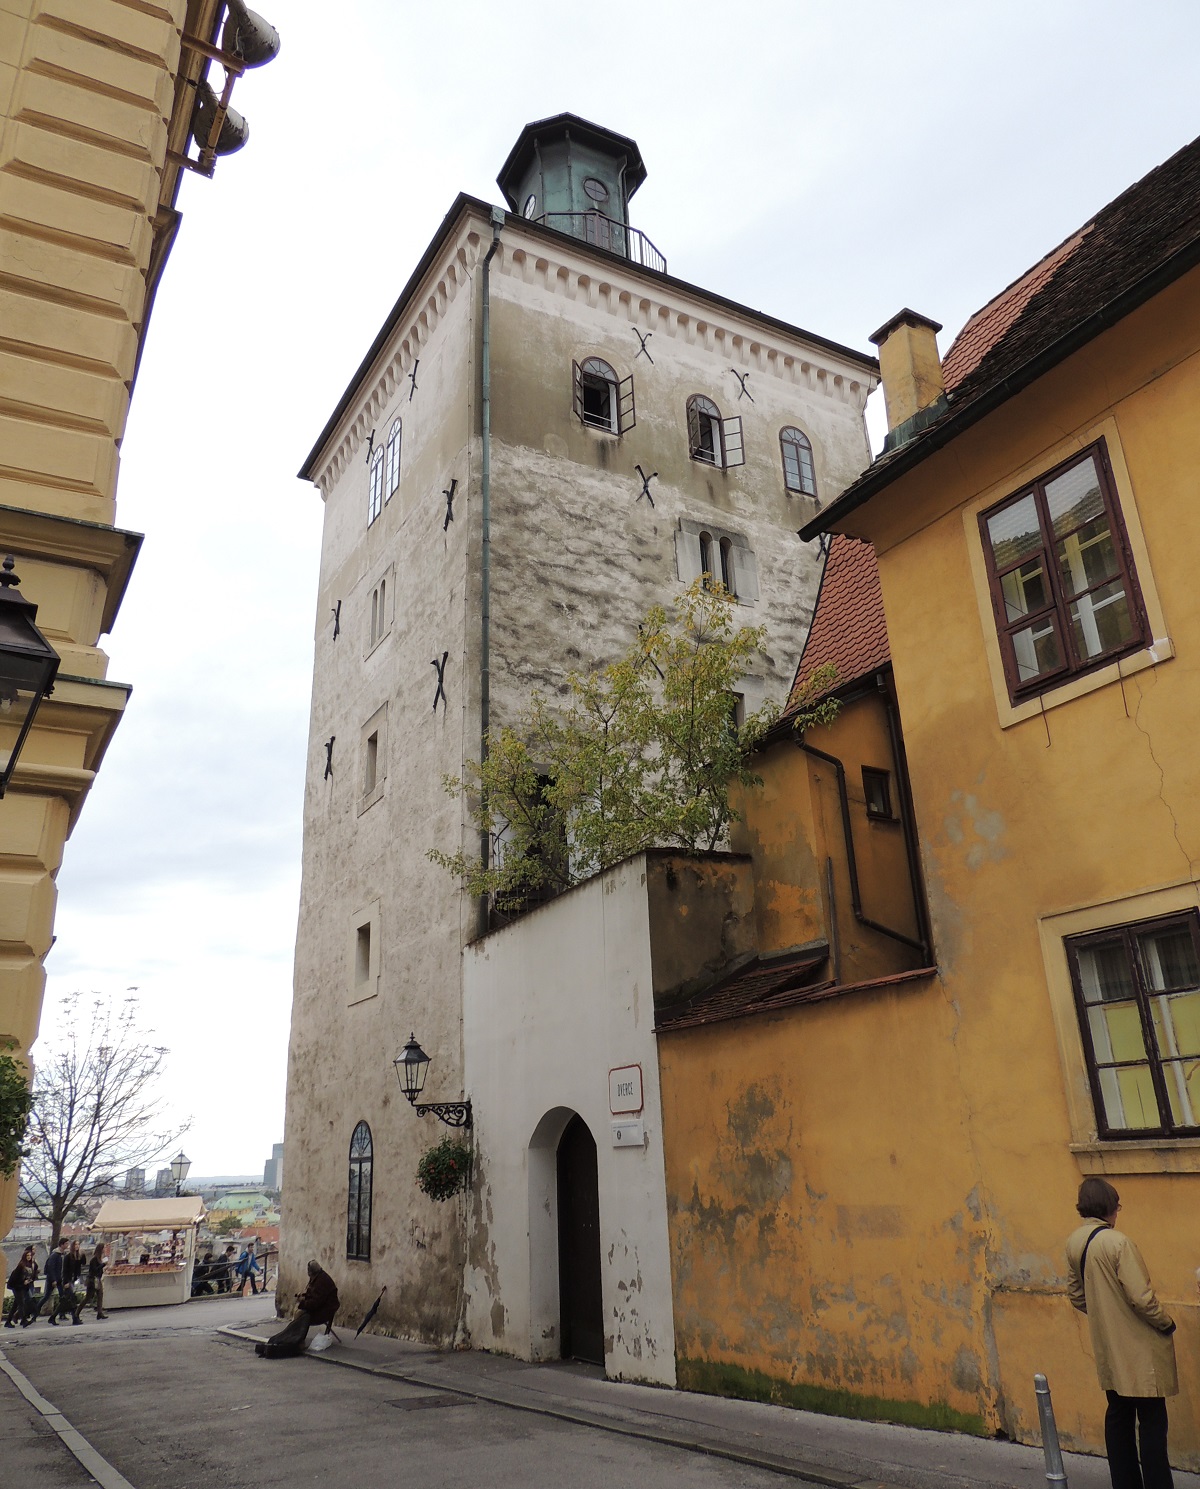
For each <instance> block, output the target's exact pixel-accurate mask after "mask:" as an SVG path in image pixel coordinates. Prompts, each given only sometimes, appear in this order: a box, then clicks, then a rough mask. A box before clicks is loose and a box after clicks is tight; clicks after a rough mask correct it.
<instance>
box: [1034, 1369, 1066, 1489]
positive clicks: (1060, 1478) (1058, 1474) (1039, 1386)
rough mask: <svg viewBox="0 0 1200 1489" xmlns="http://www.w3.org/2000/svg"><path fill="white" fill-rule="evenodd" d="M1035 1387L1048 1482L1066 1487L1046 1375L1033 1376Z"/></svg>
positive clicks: (1064, 1471)
mask: <svg viewBox="0 0 1200 1489" xmlns="http://www.w3.org/2000/svg"><path fill="white" fill-rule="evenodd" d="M1033 1389H1034V1391H1035V1392H1036V1394H1037V1405H1038V1419H1039V1421H1040V1422H1041V1424H1042V1455H1043V1457H1044V1458H1045V1460H1046V1483H1047V1484H1052V1485H1059V1484H1061V1485H1062V1486H1063V1489H1066V1483H1067V1471H1066V1468H1065V1467H1064V1465H1063V1456H1062V1449H1061V1448H1060V1447H1059V1445H1058V1427H1057V1425H1056V1424H1055V1421H1054V1403H1053V1402H1052V1401H1051V1400H1050V1386H1049V1383H1048V1382H1047V1380H1046V1377H1045V1376H1044V1375H1035V1376H1034V1377H1033Z"/></svg>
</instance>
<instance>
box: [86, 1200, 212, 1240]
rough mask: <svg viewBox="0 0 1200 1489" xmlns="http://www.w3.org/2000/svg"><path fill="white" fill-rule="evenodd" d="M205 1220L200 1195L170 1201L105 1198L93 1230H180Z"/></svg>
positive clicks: (93, 1223)
mask: <svg viewBox="0 0 1200 1489" xmlns="http://www.w3.org/2000/svg"><path fill="white" fill-rule="evenodd" d="M203 1217H204V1201H203V1200H202V1199H201V1198H200V1196H199V1195H198V1194H182V1195H180V1196H179V1197H178V1198H176V1196H174V1195H172V1196H171V1197H170V1198H169V1199H106V1200H105V1201H104V1203H103V1204H102V1205H101V1206H100V1209H99V1212H98V1213H97V1215H96V1218H95V1220H93V1221H92V1225H91V1229H92V1230H106V1231H138V1230H140V1231H155V1230H178V1229H180V1227H182V1226H185V1225H197V1224H199V1222H200V1221H201V1220H202V1219H203Z"/></svg>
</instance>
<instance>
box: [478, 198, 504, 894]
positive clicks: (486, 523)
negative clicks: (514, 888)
mask: <svg viewBox="0 0 1200 1489" xmlns="http://www.w3.org/2000/svg"><path fill="white" fill-rule="evenodd" d="M503 226H504V210H503V208H501V207H493V208H492V246H491V247H490V248H489V249H488V251H487V253H486V255H485V256H484V260H483V275H482V291H483V358H482V380H483V389H482V393H481V396H480V400H479V407H480V422H481V425H482V438H483V450H482V454H481V459H480V468H479V484H480V496H481V509H482V510H481V519H480V520H481V526H482V529H483V543H482V555H481V574H480V580H481V590H482V596H481V599H482V603H481V606H480V609H481V612H482V636H481V646H480V650H479V763H480V764H481V765H482V764H484V763H485V762H486V761H487V757H488V731H489V729H490V728H491V725H492V259H493V257H494V255H495V252H496V249H497V248H499V246H500V229H501V228H502V227H503ZM479 856H480V858H481V859H482V861H483V866H484V868H485V869H486V868H487V866H488V858H489V844H488V835H487V833H486V832H481V833H480V835H479Z"/></svg>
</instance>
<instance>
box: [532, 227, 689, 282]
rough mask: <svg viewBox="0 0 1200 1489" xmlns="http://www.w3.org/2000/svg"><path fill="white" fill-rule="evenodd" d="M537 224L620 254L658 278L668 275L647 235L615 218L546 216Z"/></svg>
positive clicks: (663, 260) (665, 262) (660, 255)
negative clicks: (650, 270)
mask: <svg viewBox="0 0 1200 1489" xmlns="http://www.w3.org/2000/svg"><path fill="white" fill-rule="evenodd" d="M534 220H535V221H536V222H541V223H544V224H545V225H546V227H551V228H554V229H555V231H556V232H560V233H566V234H567V235H568V236H569V237H572V238H579V239H581V240H582V241H583V242H584V243H591V244H592V245H593V246H594V247H596V248H605V249H607V250H608V252H609V253H619V254H620V255H621V257H622V258H626V259H628V260H629V262H630V263H631V264H641V266H642V267H643V268H644V269H653V270H654V271H655V272H656V273H658V274H665V273H666V272H667V261H666V259H665V258H664V257H663V256H662V254H661V253H659V251H658V249H657V248H655V246H654V244H653V243H651V241H650V239H649V238H647V236H646V235H645V233H643V232H641V231H640V230H639V229H638V228H635V227H630V226H629V225H628V224H627V223H624V222H618V221H617V220H616V219H615V218H613V217H606V216H605V215H604V213H603V212H543V213H542V215H541V216H540V217H537V218H535V219H534Z"/></svg>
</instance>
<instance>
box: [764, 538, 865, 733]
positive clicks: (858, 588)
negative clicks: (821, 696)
mask: <svg viewBox="0 0 1200 1489" xmlns="http://www.w3.org/2000/svg"><path fill="white" fill-rule="evenodd" d="M890 661H891V652H890V651H889V650H888V635H887V624H886V622H885V621H884V618H883V596H882V595H881V594H880V591H879V569H878V567H877V565H876V563H875V550H874V548H872V547H871V545H870V543H864V542H863V541H862V540H861V539H860V538H851V537H848V536H847V535H846V534H845V533H834V534H833V537H832V540H831V542H830V545H829V553H828V555H827V556H826V559H825V568H824V570H823V572H822V574H821V587H820V589H819V590H818V592H817V606H816V610H815V611H814V612H813V618H812V625H811V626H810V627H809V630H808V639H807V640H806V641H805V643H804V650H803V652H801V654H800V665H799V666H798V667H797V668H796V678H795V681H794V682H793V683H792V691H791V695H790V697H789V698H788V702H787V707H786V708H785V709H784V711H783V715H782V719H781V721H780V722H782V721H783V720H784V719H788V718H790V717H791V716H792V715H793V714H795V713H796V712H797V711H798V709H799V708H800V705H801V699H802V695H803V689H804V685H805V684H806V683H807V682H808V680H809V678H810V677H812V675H813V673H814V672H815V671H816V670H817V668H818V667H822V666H824V665H825V664H826V663H828V662H832V664H833V665H834V667H836V669H837V676H836V679H835V681H834V683H833V684H832V686H831V687H829V688H826V689H824V690H823V691H824V692H833V691H834V690H835V689H837V688H842V687H845V686H846V684H847V683H851V682H857V681H858V679H859V678H860V677H869V676H870V675H871V673H872V672H877V671H878V670H879V668H880V667H886V666H887V664H888V663H889V662H890ZM810 701H811V700H810Z"/></svg>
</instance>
